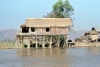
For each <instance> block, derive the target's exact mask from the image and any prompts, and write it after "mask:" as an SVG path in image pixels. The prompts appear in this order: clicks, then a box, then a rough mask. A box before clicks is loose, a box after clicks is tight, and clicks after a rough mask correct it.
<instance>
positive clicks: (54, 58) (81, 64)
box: [0, 47, 100, 67]
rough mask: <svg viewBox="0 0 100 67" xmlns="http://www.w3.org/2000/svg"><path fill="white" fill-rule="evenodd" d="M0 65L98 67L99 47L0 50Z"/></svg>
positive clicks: (6, 66)
mask: <svg viewBox="0 0 100 67" xmlns="http://www.w3.org/2000/svg"><path fill="white" fill-rule="evenodd" d="M0 67H100V48H96V47H89V48H87V47H85V48H66V49H57V48H54V49H30V50H27V49H17V50H15V49H10V50H8V49H7V50H0Z"/></svg>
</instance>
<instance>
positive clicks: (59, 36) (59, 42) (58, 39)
mask: <svg viewBox="0 0 100 67" xmlns="http://www.w3.org/2000/svg"><path fill="white" fill-rule="evenodd" d="M59 46H60V35H59V36H58V48H59Z"/></svg>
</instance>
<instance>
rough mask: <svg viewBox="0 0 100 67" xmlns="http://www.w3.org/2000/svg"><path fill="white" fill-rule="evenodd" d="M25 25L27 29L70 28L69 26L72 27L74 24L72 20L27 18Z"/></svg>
mask: <svg viewBox="0 0 100 67" xmlns="http://www.w3.org/2000/svg"><path fill="white" fill-rule="evenodd" d="M25 24H26V26H27V27H68V26H72V22H71V19H70V18H27V19H26V23H25ZM22 26H23V25H22Z"/></svg>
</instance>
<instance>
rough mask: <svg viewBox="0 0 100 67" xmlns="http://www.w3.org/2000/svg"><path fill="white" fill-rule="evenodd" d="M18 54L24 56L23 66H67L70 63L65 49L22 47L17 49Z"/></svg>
mask: <svg viewBox="0 0 100 67" xmlns="http://www.w3.org/2000/svg"><path fill="white" fill-rule="evenodd" d="M18 55H19V56H21V57H22V58H24V59H23V60H25V61H24V62H23V63H24V65H25V66H37V67H39V66H40V67H41V66H42V67H69V65H71V59H70V56H68V54H67V51H66V49H57V48H55V49H30V50H28V49H22V50H18ZM69 62H70V63H69ZM26 63H28V64H26Z"/></svg>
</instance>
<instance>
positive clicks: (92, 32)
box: [90, 30, 98, 35]
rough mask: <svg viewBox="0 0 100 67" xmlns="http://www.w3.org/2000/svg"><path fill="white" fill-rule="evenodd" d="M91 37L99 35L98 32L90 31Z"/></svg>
mask: <svg viewBox="0 0 100 67" xmlns="http://www.w3.org/2000/svg"><path fill="white" fill-rule="evenodd" d="M90 34H91V35H98V32H96V31H95V30H92V31H90Z"/></svg>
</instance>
